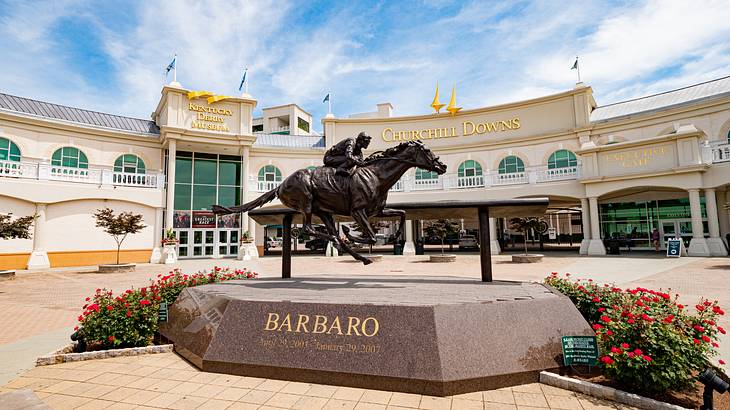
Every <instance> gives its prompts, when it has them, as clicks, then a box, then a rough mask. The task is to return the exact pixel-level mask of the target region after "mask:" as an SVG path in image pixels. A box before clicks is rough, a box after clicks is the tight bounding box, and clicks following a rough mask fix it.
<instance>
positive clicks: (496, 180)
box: [492, 171, 527, 185]
mask: <svg viewBox="0 0 730 410" xmlns="http://www.w3.org/2000/svg"><path fill="white" fill-rule="evenodd" d="M526 183H527V173H526V172H525V171H522V172H510V173H507V174H499V173H497V174H492V185H517V184H526Z"/></svg>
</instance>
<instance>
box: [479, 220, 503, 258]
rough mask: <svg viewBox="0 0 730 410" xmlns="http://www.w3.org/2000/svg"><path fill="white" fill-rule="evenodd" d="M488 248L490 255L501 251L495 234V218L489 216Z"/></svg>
mask: <svg viewBox="0 0 730 410" xmlns="http://www.w3.org/2000/svg"><path fill="white" fill-rule="evenodd" d="M479 246H481V244H480V245H479ZM489 250H490V252H492V255H499V254H500V253H501V252H502V249H501V248H500V247H499V236H498V235H497V220H496V219H494V218H489Z"/></svg>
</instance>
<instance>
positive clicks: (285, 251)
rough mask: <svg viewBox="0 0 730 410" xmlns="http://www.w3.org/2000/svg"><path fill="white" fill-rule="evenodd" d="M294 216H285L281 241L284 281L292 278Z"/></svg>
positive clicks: (282, 275)
mask: <svg viewBox="0 0 730 410" xmlns="http://www.w3.org/2000/svg"><path fill="white" fill-rule="evenodd" d="M292 219H293V215H292V214H286V215H284V221H283V222H282V234H281V235H282V236H283V238H282V241H281V247H282V249H281V277H282V279H289V278H291V222H292Z"/></svg>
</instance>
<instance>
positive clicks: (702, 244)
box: [687, 238, 710, 256]
mask: <svg viewBox="0 0 730 410" xmlns="http://www.w3.org/2000/svg"><path fill="white" fill-rule="evenodd" d="M687 255H689V256H710V247H709V246H707V240H706V239H705V238H692V240H691V241H689V247H688V248H687Z"/></svg>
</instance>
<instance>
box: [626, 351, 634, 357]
mask: <svg viewBox="0 0 730 410" xmlns="http://www.w3.org/2000/svg"><path fill="white" fill-rule="evenodd" d="M626 356H629V358H632V357H634V356H636V355H635V354H634V352H628V353H626Z"/></svg>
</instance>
